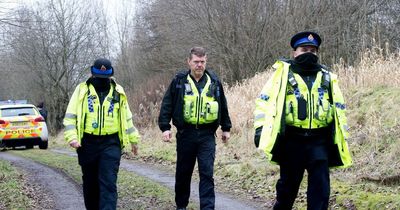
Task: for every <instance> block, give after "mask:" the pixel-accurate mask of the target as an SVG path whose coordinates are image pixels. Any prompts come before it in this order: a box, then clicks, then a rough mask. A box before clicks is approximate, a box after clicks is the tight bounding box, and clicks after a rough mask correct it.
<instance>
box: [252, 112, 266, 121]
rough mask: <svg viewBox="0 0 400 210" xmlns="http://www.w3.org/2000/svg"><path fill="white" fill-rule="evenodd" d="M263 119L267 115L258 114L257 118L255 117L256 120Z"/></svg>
mask: <svg viewBox="0 0 400 210" xmlns="http://www.w3.org/2000/svg"><path fill="white" fill-rule="evenodd" d="M263 118H265V114H264V113H263V114H258V115H256V116H255V117H254V120H259V119H263Z"/></svg>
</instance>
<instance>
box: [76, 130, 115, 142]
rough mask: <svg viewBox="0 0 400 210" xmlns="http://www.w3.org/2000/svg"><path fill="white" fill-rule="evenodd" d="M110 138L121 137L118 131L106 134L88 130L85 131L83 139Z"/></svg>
mask: <svg viewBox="0 0 400 210" xmlns="http://www.w3.org/2000/svg"><path fill="white" fill-rule="evenodd" d="M109 138H119V137H118V132H116V133H112V134H105V135H95V134H93V133H86V132H84V133H83V139H85V140H93V141H98V140H99V141H101V140H103V139H109Z"/></svg>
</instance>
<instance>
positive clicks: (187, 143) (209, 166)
mask: <svg viewBox="0 0 400 210" xmlns="http://www.w3.org/2000/svg"><path fill="white" fill-rule="evenodd" d="M214 133H215V131H214V130H213V129H184V130H179V131H178V133H177V134H176V138H177V161H176V174H175V202H176V205H177V207H178V208H182V207H186V206H187V205H188V203H189V197H190V182H191V178H192V173H193V169H194V165H195V163H196V158H197V164H198V169H199V175H200V183H199V194H200V209H202V210H204V209H214V206H215V192H214V178H213V174H214V160H215V136H214Z"/></svg>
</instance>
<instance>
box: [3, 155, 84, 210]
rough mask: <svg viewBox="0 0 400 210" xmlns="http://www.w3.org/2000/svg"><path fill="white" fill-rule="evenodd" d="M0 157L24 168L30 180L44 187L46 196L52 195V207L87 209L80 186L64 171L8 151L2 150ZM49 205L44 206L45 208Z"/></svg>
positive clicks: (72, 209)
mask: <svg viewBox="0 0 400 210" xmlns="http://www.w3.org/2000/svg"><path fill="white" fill-rule="evenodd" d="M0 158H1V159H3V160H6V161H9V162H10V163H11V164H12V165H13V166H15V167H17V168H19V169H22V171H24V173H26V176H27V177H28V181H29V182H33V183H35V185H37V186H39V187H41V189H43V191H44V194H45V195H44V196H47V195H49V196H51V200H52V201H53V202H54V204H52V205H51V209H63V210H64V209H66V210H69V209H70V210H77V209H85V205H84V203H83V196H82V192H81V191H82V190H81V188H80V186H79V185H78V184H77V183H76V182H74V181H73V180H72V179H71V178H70V177H68V176H67V175H66V174H64V173H63V172H61V171H58V170H56V169H53V168H51V167H49V166H45V165H43V164H40V163H37V162H35V161H32V160H29V159H26V158H22V157H19V156H16V155H12V154H10V153H7V152H0ZM53 205H54V206H53ZM47 207H49V206H47ZM47 207H46V206H42V208H45V209H48V208H47Z"/></svg>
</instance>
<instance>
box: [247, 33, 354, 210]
mask: <svg viewBox="0 0 400 210" xmlns="http://www.w3.org/2000/svg"><path fill="white" fill-rule="evenodd" d="M321 42H322V40H321V38H320V36H319V35H318V34H317V33H314V32H307V31H306V32H301V33H298V34H296V35H294V36H293V37H292V39H291V41H290V45H291V47H292V48H293V58H294V59H292V60H278V61H277V62H276V63H275V64H274V65H273V68H275V70H276V71H275V72H274V73H273V75H272V77H271V78H270V79H269V80H268V82H267V83H266V85H265V86H264V88H263V89H262V92H261V94H260V97H259V98H257V99H256V110H255V113H254V114H255V120H254V127H255V129H256V132H255V138H254V141H255V144H256V146H257V147H258V148H259V149H262V150H264V151H265V153H266V155H267V157H268V159H269V160H270V161H272V162H274V163H278V164H279V166H280V179H279V180H278V182H277V184H276V203H275V205H274V209H292V206H293V203H294V200H295V199H296V196H297V193H298V190H299V186H300V183H301V181H302V179H303V175H304V171H305V170H307V173H308V188H307V206H308V209H312V210H319V209H327V208H328V202H329V195H330V181H329V167H342V168H344V167H348V166H350V165H351V164H352V160H351V157H350V153H349V150H348V147H347V142H346V139H347V138H348V131H347V130H348V129H347V120H346V116H345V109H346V107H345V104H344V99H343V96H342V93H341V91H340V89H339V86H338V81H337V76H336V75H335V74H333V73H331V72H329V71H327V69H326V68H325V67H324V66H323V65H321V64H319V63H318V56H317V53H318V50H319V46H320V44H321Z"/></svg>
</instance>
